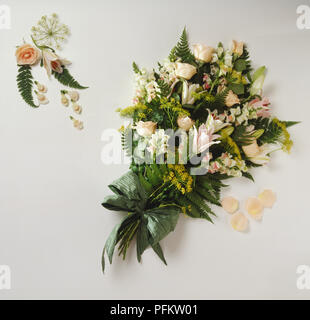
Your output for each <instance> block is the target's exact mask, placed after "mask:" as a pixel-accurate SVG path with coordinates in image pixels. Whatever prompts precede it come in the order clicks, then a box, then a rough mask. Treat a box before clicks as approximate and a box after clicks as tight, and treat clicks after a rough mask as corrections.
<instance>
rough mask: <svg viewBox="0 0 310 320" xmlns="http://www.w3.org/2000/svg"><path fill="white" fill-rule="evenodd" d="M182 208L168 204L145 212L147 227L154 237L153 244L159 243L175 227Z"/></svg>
mask: <svg viewBox="0 0 310 320" xmlns="http://www.w3.org/2000/svg"><path fill="white" fill-rule="evenodd" d="M179 212H180V209H179V208H177V207H172V206H166V207H159V208H155V209H150V210H148V211H146V212H145V213H144V215H143V216H144V218H145V219H146V221H147V222H146V223H147V229H148V231H149V232H150V235H151V237H152V243H151V244H152V245H154V244H156V243H158V242H159V241H160V240H162V239H163V238H164V237H166V236H167V235H168V234H169V233H170V232H171V231H173V230H174V229H175V226H176V224H177V222H178V218H179Z"/></svg>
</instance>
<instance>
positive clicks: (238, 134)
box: [231, 125, 253, 146]
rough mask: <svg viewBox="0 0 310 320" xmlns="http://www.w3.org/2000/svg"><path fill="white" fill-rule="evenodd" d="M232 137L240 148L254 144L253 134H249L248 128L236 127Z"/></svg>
mask: <svg viewBox="0 0 310 320" xmlns="http://www.w3.org/2000/svg"><path fill="white" fill-rule="evenodd" d="M231 137H232V139H233V140H234V141H235V142H236V143H237V144H238V145H239V146H246V145H249V144H251V143H252V142H253V135H252V132H247V127H246V126H242V125H239V126H237V127H235V130H234V132H233V133H232V135H231Z"/></svg>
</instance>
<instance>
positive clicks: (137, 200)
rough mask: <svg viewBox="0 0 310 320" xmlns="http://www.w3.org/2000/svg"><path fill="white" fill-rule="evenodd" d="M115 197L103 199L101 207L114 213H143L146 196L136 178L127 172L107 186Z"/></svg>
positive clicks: (130, 172) (133, 174)
mask: <svg viewBox="0 0 310 320" xmlns="http://www.w3.org/2000/svg"><path fill="white" fill-rule="evenodd" d="M109 188H110V189H111V190H112V191H113V192H114V193H115V195H112V196H107V197H105V198H104V200H103V203H102V206H103V207H105V208H107V209H109V210H114V211H128V212H143V210H144V208H145V205H146V202H147V194H146V191H145V189H144V188H143V187H142V185H141V183H140V180H139V178H138V176H137V175H136V174H135V173H133V172H132V171H129V172H127V173H126V174H124V175H123V176H122V177H120V178H119V179H117V180H115V181H114V182H113V183H111V184H110V185H109Z"/></svg>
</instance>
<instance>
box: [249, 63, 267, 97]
mask: <svg viewBox="0 0 310 320" xmlns="http://www.w3.org/2000/svg"><path fill="white" fill-rule="evenodd" d="M265 72H266V67H264V66H263V67H260V68H258V69H257V70H256V71H255V73H254V74H253V77H252V84H251V88H250V94H251V95H252V96H254V95H259V94H261V90H262V88H263V84H264V81H265Z"/></svg>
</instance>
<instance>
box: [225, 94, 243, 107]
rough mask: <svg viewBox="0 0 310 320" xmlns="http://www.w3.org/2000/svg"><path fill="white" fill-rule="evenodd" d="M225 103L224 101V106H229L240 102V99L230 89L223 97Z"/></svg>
mask: <svg viewBox="0 0 310 320" xmlns="http://www.w3.org/2000/svg"><path fill="white" fill-rule="evenodd" d="M225 103H226V106H227V107H228V108H230V107H232V106H233V105H235V104H237V103H240V100H239V98H238V96H237V95H236V94H235V93H233V92H232V90H229V91H228V95H227V96H226V99H225Z"/></svg>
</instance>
